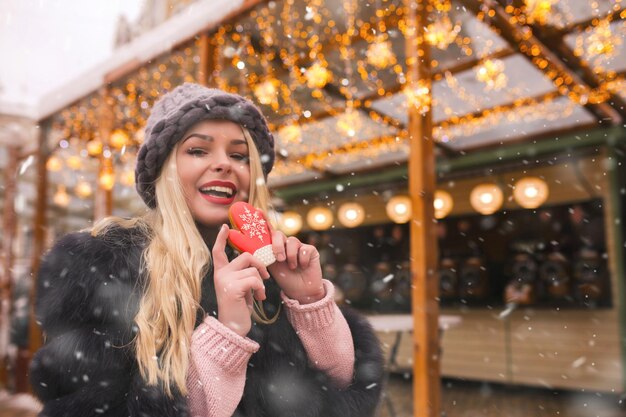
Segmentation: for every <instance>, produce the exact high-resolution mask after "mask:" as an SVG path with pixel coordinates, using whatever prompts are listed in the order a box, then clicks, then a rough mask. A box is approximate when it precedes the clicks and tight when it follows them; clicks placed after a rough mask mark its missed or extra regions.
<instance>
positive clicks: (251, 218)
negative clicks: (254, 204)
mask: <svg viewBox="0 0 626 417" xmlns="http://www.w3.org/2000/svg"><path fill="white" fill-rule="evenodd" d="M244 210H245V213H244V214H241V215H239V218H241V220H243V222H244V223H243V224H242V225H241V230H244V231H246V232H248V235H249V236H250V237H256V238H257V239H259V240H260V241H261V242H264V240H263V237H264V235H267V234H268V233H267V226H266V225H265V219H264V218H263V216H261V215H260V212H259V211H258V210H256V211H254V212H251V211H250V210H249V209H248V207H246V208H245V209H244Z"/></svg>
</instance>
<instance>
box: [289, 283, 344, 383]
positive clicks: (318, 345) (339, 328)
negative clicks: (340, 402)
mask: <svg viewBox="0 0 626 417" xmlns="http://www.w3.org/2000/svg"><path fill="white" fill-rule="evenodd" d="M323 283H324V288H325V289H326V296H325V297H324V298H322V299H321V300H319V301H316V302H315V303H311V304H304V305H302V304H300V303H299V302H298V301H296V300H292V299H290V298H288V297H287V296H286V295H285V294H284V293H282V292H281V297H282V299H283V302H284V303H285V307H286V308H285V310H286V312H287V318H288V319H289V322H290V323H291V325H292V326H293V328H294V329H295V330H296V332H297V333H298V337H300V340H301V341H302V344H303V345H304V348H305V349H306V352H307V355H308V357H309V362H310V363H311V364H313V366H315V367H316V368H317V369H319V370H321V371H324V372H326V374H328V375H329V376H330V377H331V378H332V379H333V380H334V381H335V383H336V384H337V386H338V387H339V388H346V387H347V386H348V385H350V382H352V373H353V369H354V345H353V343H352V333H351V332H350V328H349V327H348V323H347V322H346V319H345V318H344V317H343V314H341V311H340V310H339V307H337V304H336V303H335V301H334V299H333V296H334V294H335V287H333V284H332V283H331V282H330V281H328V280H324V281H323Z"/></svg>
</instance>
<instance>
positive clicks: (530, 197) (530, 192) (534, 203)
mask: <svg viewBox="0 0 626 417" xmlns="http://www.w3.org/2000/svg"><path fill="white" fill-rule="evenodd" d="M548 194H549V191H548V184H546V182H545V181H544V180H542V179H541V178H537V177H525V178H522V179H521V180H519V181H517V182H516V183H515V186H514V187H513V198H514V199H515V201H517V203H518V204H519V205H520V206H522V207H524V208H531V209H532V208H537V207H539V206H540V205H542V204H543V203H544V202H545V201H546V200H547V199H548Z"/></svg>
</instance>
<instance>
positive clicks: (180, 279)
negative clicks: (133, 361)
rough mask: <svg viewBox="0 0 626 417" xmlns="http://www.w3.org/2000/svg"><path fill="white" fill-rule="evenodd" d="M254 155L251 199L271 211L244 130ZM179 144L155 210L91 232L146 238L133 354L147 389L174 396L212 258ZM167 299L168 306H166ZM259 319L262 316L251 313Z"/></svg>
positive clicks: (257, 162)
mask: <svg viewBox="0 0 626 417" xmlns="http://www.w3.org/2000/svg"><path fill="white" fill-rule="evenodd" d="M242 130H243V134H244V137H245V139H246V142H247V144H248V152H249V157H250V190H249V198H248V201H249V202H250V204H252V205H253V206H255V207H257V208H260V209H262V210H264V211H266V212H267V210H268V209H269V208H270V194H269V190H268V189H267V186H266V184H265V180H264V176H263V169H262V166H261V159H260V156H259V152H258V150H257V148H256V145H255V144H254V140H253V139H252V137H251V135H250V133H249V132H248V130H246V129H243V128H242ZM178 146H179V145H178V144H177V145H176V146H175V147H174V149H173V150H172V152H171V153H170V155H169V157H168V159H167V160H166V161H165V164H164V167H163V171H162V172H161V175H160V176H159V178H158V179H157V181H156V184H155V194H156V200H157V207H156V208H155V209H151V210H149V211H148V212H147V213H146V214H145V215H144V216H143V217H140V218H134V219H130V220H128V219H121V218H116V217H109V218H106V219H103V220H101V221H100V222H98V223H97V224H96V225H94V227H93V229H92V232H91V233H92V234H93V235H94V236H95V235H99V234H102V233H106V230H107V229H108V228H109V227H111V226H112V225H119V226H121V227H139V228H140V229H141V230H142V231H144V232H145V234H146V236H148V240H149V243H148V245H147V246H146V248H145V249H144V252H143V255H142V262H141V270H144V269H145V272H146V274H145V277H146V283H145V289H144V292H143V296H142V298H141V301H140V303H139V310H138V312H137V315H136V316H135V324H136V326H137V328H138V332H137V336H136V338H135V341H134V342H135V353H136V357H137V363H138V365H139V371H140V373H141V375H142V377H143V379H144V380H145V381H146V382H147V384H148V385H156V384H157V383H162V384H163V387H164V389H165V392H166V393H167V394H168V395H169V396H171V395H172V387H173V386H175V387H177V388H178V390H179V391H180V392H181V393H182V394H183V395H184V394H186V393H187V387H186V384H185V380H186V374H187V369H188V367H189V355H190V346H191V334H192V333H193V330H194V326H195V322H196V312H197V310H198V308H200V295H201V283H202V279H203V278H204V276H205V275H206V273H207V271H208V269H209V265H210V263H211V255H210V251H209V248H207V246H206V244H205V242H204V240H203V238H202V236H201V235H200V233H199V231H198V229H197V227H196V224H195V222H194V219H193V217H192V215H191V213H190V211H189V207H188V206H187V203H186V200H185V196H184V193H183V189H182V186H181V184H180V180H179V176H178V169H177V166H176V153H177V150H178ZM164 300H169V302H164ZM253 316H254V318H255V319H258V316H257V315H255V314H253Z"/></svg>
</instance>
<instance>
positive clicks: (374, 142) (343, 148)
mask: <svg viewBox="0 0 626 417" xmlns="http://www.w3.org/2000/svg"><path fill="white" fill-rule="evenodd" d="M559 96H560V95H559V93H557V92H554V91H552V92H549V93H545V94H541V95H537V96H534V97H528V98H525V99H521V100H519V101H516V102H513V103H506V104H502V105H499V106H494V107H489V108H486V109H483V110H478V111H476V112H474V113H469V114H466V115H463V116H460V117H456V118H454V119H447V120H444V121H443V122H439V123H437V124H436V125H435V127H441V126H445V125H446V124H453V125H454V124H458V123H459V122H458V120H462V119H463V118H465V117H471V118H474V119H479V118H481V117H482V116H483V114H491V113H494V112H495V111H502V112H504V111H508V110H513V109H514V108H515V107H517V106H519V105H520V104H525V103H531V102H533V101H537V102H539V103H543V102H545V101H546V100H552V99H554V98H556V97H559ZM562 131H563V132H566V129H564V130H562ZM551 133H552V134H556V133H557V132H551ZM397 136H398V137H400V139H401V140H406V139H408V137H409V133H408V132H407V130H402V131H400V132H398V135H397ZM395 140H396V137H395V136H393V137H391V136H385V137H377V138H374V139H370V140H367V141H361V142H358V143H346V144H343V145H339V146H335V147H332V148H330V149H326V150H324V151H320V152H317V153H311V154H308V155H300V156H297V157H286V158H282V159H284V160H286V161H293V162H298V163H302V164H304V165H306V166H307V167H308V168H311V167H312V162H313V161H317V160H319V159H323V158H324V157H326V156H328V155H337V154H342V153H347V152H350V151H352V150H354V149H356V148H369V147H375V146H380V145H382V144H384V143H388V142H392V141H395ZM435 145H436V146H437V147H438V148H440V149H442V150H443V151H444V152H445V153H446V155H447V156H452V155H455V154H457V153H458V152H456V151H454V150H452V149H451V148H449V147H448V146H445V144H442V143H438V142H436V143H435Z"/></svg>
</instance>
